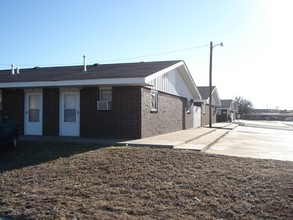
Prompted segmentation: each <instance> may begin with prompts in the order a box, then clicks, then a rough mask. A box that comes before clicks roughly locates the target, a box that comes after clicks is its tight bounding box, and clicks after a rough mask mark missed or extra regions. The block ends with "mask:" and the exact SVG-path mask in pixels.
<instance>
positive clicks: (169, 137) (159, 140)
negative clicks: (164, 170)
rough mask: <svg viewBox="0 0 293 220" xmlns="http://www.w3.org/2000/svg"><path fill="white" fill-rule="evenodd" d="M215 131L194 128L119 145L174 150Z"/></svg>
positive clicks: (124, 142)
mask: <svg viewBox="0 0 293 220" xmlns="http://www.w3.org/2000/svg"><path fill="white" fill-rule="evenodd" d="M215 130H216V129H215V128H192V129H187V130H181V131H176V132H171V133H167V134H162V135H157V136H152V137H148V138H143V139H136V140H129V141H123V142H119V143H118V145H122V146H125V145H126V146H145V147H147V146H148V147H163V148H174V147H176V146H180V145H184V144H186V143H188V142H191V141H193V140H196V139H198V138H200V137H202V136H204V135H206V134H209V133H211V132H213V131H215Z"/></svg>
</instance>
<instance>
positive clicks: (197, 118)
mask: <svg viewBox="0 0 293 220" xmlns="http://www.w3.org/2000/svg"><path fill="white" fill-rule="evenodd" d="M193 127H194V128H199V127H201V107H198V106H193Z"/></svg>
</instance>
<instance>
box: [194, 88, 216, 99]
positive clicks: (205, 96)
mask: <svg viewBox="0 0 293 220" xmlns="http://www.w3.org/2000/svg"><path fill="white" fill-rule="evenodd" d="M215 88H216V87H215V86H212V94H213V91H214V89H215ZM197 89H198V91H199V93H200V94H201V98H202V99H203V100H207V99H208V98H209V96H210V87H208V86H198V87H197Z"/></svg>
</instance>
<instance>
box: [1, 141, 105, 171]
mask: <svg viewBox="0 0 293 220" xmlns="http://www.w3.org/2000/svg"><path fill="white" fill-rule="evenodd" d="M99 148H101V146H98V145H97V144H94V143H55V142H32V141H21V142H19V144H18V147H17V148H16V149H0V172H4V171H8V170H14V169H20V168H23V167H27V166H33V165H37V164H41V163H46V162H49V161H52V160H55V159H58V158H62V157H70V156H71V155H74V154H80V153H84V152H87V151H91V150H95V149H99Z"/></svg>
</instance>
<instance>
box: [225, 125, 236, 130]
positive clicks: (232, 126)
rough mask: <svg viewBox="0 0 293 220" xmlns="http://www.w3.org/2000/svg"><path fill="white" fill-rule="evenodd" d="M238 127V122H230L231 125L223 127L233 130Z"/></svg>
mask: <svg viewBox="0 0 293 220" xmlns="http://www.w3.org/2000/svg"><path fill="white" fill-rule="evenodd" d="M237 127H238V124H229V125H227V126H225V127H223V129H228V130H233V129H235V128H237Z"/></svg>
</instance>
